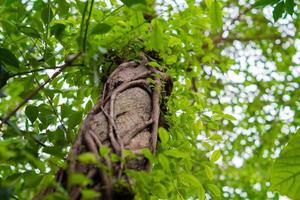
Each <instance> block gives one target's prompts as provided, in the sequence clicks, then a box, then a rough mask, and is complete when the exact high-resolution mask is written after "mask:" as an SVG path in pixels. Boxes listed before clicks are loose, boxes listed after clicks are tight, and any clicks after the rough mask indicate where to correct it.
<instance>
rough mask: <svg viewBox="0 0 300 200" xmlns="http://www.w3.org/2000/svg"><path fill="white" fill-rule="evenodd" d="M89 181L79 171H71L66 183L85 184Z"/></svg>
mask: <svg viewBox="0 0 300 200" xmlns="http://www.w3.org/2000/svg"><path fill="white" fill-rule="evenodd" d="M90 182H91V180H90V179H89V178H87V177H86V176H85V175H83V174H80V173H72V174H71V176H70V177H69V179H68V183H69V184H70V185H82V186H86V185H87V184H89V183H90Z"/></svg>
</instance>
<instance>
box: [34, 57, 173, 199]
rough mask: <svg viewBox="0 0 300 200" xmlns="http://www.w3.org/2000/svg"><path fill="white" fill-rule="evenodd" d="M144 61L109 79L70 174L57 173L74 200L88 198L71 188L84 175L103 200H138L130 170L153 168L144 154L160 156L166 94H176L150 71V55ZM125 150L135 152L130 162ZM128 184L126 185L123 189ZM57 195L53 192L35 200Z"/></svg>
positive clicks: (71, 161)
mask: <svg viewBox="0 0 300 200" xmlns="http://www.w3.org/2000/svg"><path fill="white" fill-rule="evenodd" d="M141 58H142V61H141V62H140V63H137V62H134V61H130V62H125V63H122V64H121V65H119V66H118V67H117V69H116V70H115V71H114V72H112V74H111V75H110V76H109V78H108V80H107V81H106V84H105V86H104V89H103V93H102V96H101V99H100V100H99V102H98V103H97V104H96V105H95V106H94V108H93V109H92V110H91V111H90V113H89V114H88V115H87V117H86V119H85V120H84V122H83V125H82V127H81V129H80V132H79V135H78V137H77V140H76V142H75V144H74V145H73V148H72V151H71V153H70V155H69V158H68V162H69V165H68V169H67V170H60V171H59V172H58V173H57V177H56V179H57V182H59V183H60V184H61V185H62V186H63V187H64V188H66V189H67V190H68V193H69V196H70V198H71V199H74V200H75V199H80V198H81V195H82V194H81V190H82V187H80V186H79V185H70V184H69V183H68V177H69V176H70V175H71V174H74V173H82V174H84V175H85V176H87V177H88V178H89V179H91V180H92V181H91V183H90V184H89V185H88V186H87V188H89V189H92V190H94V191H96V192H101V196H102V199H107V200H112V199H119V198H120V196H122V199H133V198H134V194H133V192H132V190H131V188H130V186H131V185H132V183H131V182H132V181H131V180H130V178H129V177H127V175H126V173H125V170H126V169H133V170H149V169H150V168H151V165H150V163H149V161H148V160H147V159H146V158H145V157H144V156H143V153H142V150H143V149H145V148H146V149H149V150H150V151H151V152H152V153H153V154H155V152H156V146H157V140H158V136H157V131H158V126H159V119H160V102H161V101H160V100H161V96H162V89H163V86H166V87H169V88H165V89H166V90H167V91H170V90H171V87H172V81H171V79H170V77H168V76H167V75H166V74H165V73H163V72H161V71H159V70H158V69H156V68H154V67H152V66H150V65H149V64H148V62H147V58H146V57H145V55H144V54H141ZM103 147H109V148H110V149H112V152H111V153H110V155H112V154H114V155H117V157H118V158H119V161H117V162H113V161H112V160H111V159H110V158H108V157H103V156H101V155H100V153H99V149H100V148H103ZM125 150H130V151H131V152H132V154H133V155H134V156H131V157H126V156H125V154H124V153H125ZM86 152H92V153H93V154H94V155H95V157H96V160H97V163H101V165H100V164H99V165H95V164H86V163H82V162H81V161H79V160H78V156H80V154H83V153H86ZM124 181H126V184H121V185H120V183H122V182H124ZM125 185H126V186H125ZM54 190H55V189H51V188H48V189H46V190H45V191H43V192H42V193H40V194H39V195H38V196H36V198H35V199H41V197H44V196H45V195H46V194H49V193H51V192H53V191H54Z"/></svg>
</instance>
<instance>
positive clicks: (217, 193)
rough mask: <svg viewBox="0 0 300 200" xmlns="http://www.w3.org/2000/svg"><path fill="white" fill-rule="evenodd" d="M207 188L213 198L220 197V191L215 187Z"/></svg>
mask: <svg viewBox="0 0 300 200" xmlns="http://www.w3.org/2000/svg"><path fill="white" fill-rule="evenodd" d="M207 188H208V190H209V191H210V192H211V194H212V195H213V196H215V197H220V196H221V191H220V189H219V188H218V187H217V186H216V185H214V184H208V185H207Z"/></svg>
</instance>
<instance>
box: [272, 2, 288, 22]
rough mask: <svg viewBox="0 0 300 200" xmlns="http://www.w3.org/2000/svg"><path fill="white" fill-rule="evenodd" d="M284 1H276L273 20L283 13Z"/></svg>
mask: <svg viewBox="0 0 300 200" xmlns="http://www.w3.org/2000/svg"><path fill="white" fill-rule="evenodd" d="M284 8H285V7H284V2H283V1H282V2H280V3H278V4H277V5H276V6H275V8H274V10H273V18H274V21H275V22H276V21H277V20H278V19H279V18H281V17H282V15H283V13H284Z"/></svg>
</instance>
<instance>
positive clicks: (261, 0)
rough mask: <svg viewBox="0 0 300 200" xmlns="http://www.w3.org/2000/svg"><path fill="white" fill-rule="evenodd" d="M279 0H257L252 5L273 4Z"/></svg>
mask: <svg viewBox="0 0 300 200" xmlns="http://www.w3.org/2000/svg"><path fill="white" fill-rule="evenodd" d="M279 1H280V0H259V1H257V2H256V3H255V4H254V7H264V6H267V5H274V4H276V3H278V2H279Z"/></svg>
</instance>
